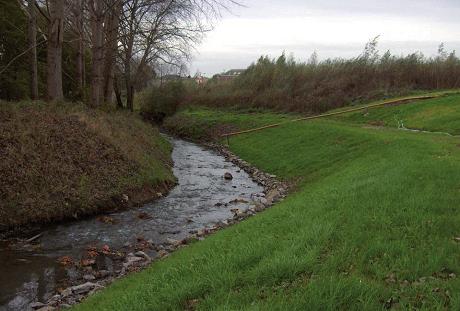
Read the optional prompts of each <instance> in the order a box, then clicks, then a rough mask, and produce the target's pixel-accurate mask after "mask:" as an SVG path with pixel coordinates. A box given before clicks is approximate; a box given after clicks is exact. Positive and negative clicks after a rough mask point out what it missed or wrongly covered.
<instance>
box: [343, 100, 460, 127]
mask: <svg viewBox="0 0 460 311" xmlns="http://www.w3.org/2000/svg"><path fill="white" fill-rule="evenodd" d="M459 116H460V95H458V94H455V95H449V96H444V97H442V98H436V99H429V100H424V101H418V102H412V103H404V104H401V105H394V106H389V107H384V108H377V109H371V110H369V111H368V113H367V114H366V113H363V112H357V113H350V114H346V115H340V116H338V117H337V119H341V120H346V121H349V122H356V123H360V124H370V125H383V126H388V127H396V128H398V127H399V126H401V125H404V127H406V128H412V129H419V130H428V131H438V132H447V133H450V134H453V135H459V134H460V119H459Z"/></svg>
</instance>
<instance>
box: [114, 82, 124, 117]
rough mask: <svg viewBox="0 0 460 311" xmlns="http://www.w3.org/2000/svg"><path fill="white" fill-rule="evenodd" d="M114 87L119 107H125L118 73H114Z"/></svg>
mask: <svg viewBox="0 0 460 311" xmlns="http://www.w3.org/2000/svg"><path fill="white" fill-rule="evenodd" d="M113 89H114V91H115V97H116V99H117V108H118V109H123V101H122V100H121V91H120V88H119V85H118V77H117V75H114V82H113Z"/></svg>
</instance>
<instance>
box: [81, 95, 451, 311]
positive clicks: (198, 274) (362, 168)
mask: <svg viewBox="0 0 460 311" xmlns="http://www.w3.org/2000/svg"><path fill="white" fill-rule="evenodd" d="M441 101H442V100H441ZM437 102H438V101H435V102H433V103H432V104H433V105H435V104H436V103H437ZM424 104H426V103H424ZM209 114H210V116H209ZM187 115H188V116H187ZM182 116H183V117H184V119H185V118H186V117H190V113H183V114H182ZM194 117H195V118H197V117H199V118H202V120H203V119H205V118H211V119H219V118H222V120H223V119H225V120H228V119H232V118H236V119H238V120H239V121H241V124H240V127H241V128H245V127H248V125H247V123H245V121H244V119H245V118H246V117H241V118H240V117H239V116H238V115H236V114H231V113H228V112H227V113H224V112H217V111H216V112H214V113H211V112H209V111H207V112H196V113H195V116H194ZM253 117H254V118H257V119H259V120H260V119H263V115H262V116H260V117H259V116H257V115H254V116H253ZM231 148H232V149H233V151H235V152H236V153H237V154H239V155H240V156H242V157H243V158H244V159H246V160H248V161H250V162H251V163H253V164H255V165H257V166H258V167H260V168H261V169H263V170H265V171H267V172H271V173H274V174H277V175H279V176H282V177H283V178H286V179H290V178H299V177H300V178H301V179H302V182H300V185H299V189H298V191H297V192H296V193H294V194H292V195H291V196H290V197H289V198H288V199H287V200H285V201H284V202H282V203H279V204H277V205H276V206H275V207H274V208H272V209H270V210H268V211H266V212H264V213H262V214H260V215H258V216H256V217H254V218H251V219H249V220H247V221H245V222H243V223H240V224H238V225H236V226H234V227H232V228H229V229H226V230H224V231H221V232H218V233H217V234H215V235H214V236H211V237H209V238H208V239H206V240H205V241H203V242H199V243H196V244H195V245H193V246H191V247H188V248H186V249H183V250H181V251H178V252H177V253H175V254H173V255H172V256H171V257H170V258H167V259H165V260H162V261H160V262H157V263H155V264H154V265H152V267H150V268H149V269H148V270H147V271H144V272H142V273H139V274H136V275H132V276H129V277H127V278H125V279H123V280H121V281H118V282H116V283H114V284H113V285H112V286H111V287H110V288H109V289H107V290H105V291H103V292H101V293H99V294H97V295H95V296H94V297H91V298H90V299H88V300H87V302H86V303H84V304H82V305H80V306H78V307H77V308H76V309H77V310H127V309H129V310H171V309H184V308H187V307H190V308H196V309H198V310H211V309H212V310H241V309H244V310H267V309H269V310H295V309H297V310H308V309H313V310H319V309H320V310H337V309H354V310H366V309H367V310H376V309H377V310H378V309H383V308H385V307H391V306H395V304H396V303H398V304H399V306H401V307H403V308H404V309H406V308H422V309H427V310H434V309H445V308H448V309H452V310H458V309H460V296H459V295H458V293H459V291H460V278H449V276H448V275H449V274H450V273H455V274H457V275H459V274H460V268H459V262H460V257H459V252H460V245H459V244H458V243H456V242H454V240H453V237H455V236H459V235H460V231H459V230H460V229H459V227H460V226H459V225H460V213H459V208H458V202H459V199H460V188H459V185H460V175H459V174H458V171H459V170H460V148H459V147H458V141H457V139H455V138H452V137H447V136H446V137H444V136H439V135H431V134H419V133H408V132H402V131H397V130H392V129H388V130H376V129H369V128H367V129H366V128H361V127H360V126H359V125H350V124H347V123H345V122H339V121H334V120H321V121H314V122H306V123H294V124H289V125H286V126H283V127H280V128H274V129H269V130H265V131H261V132H256V133H251V134H249V135H242V136H238V137H234V138H232V140H231Z"/></svg>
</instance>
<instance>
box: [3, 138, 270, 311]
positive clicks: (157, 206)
mask: <svg viewBox="0 0 460 311" xmlns="http://www.w3.org/2000/svg"><path fill="white" fill-rule="evenodd" d="M171 142H172V144H173V146H174V150H173V153H172V158H173V161H174V168H173V171H174V174H175V176H176V177H177V179H178V185H177V186H176V187H175V188H174V189H172V190H171V192H170V193H169V194H168V195H167V196H166V197H164V198H162V199H159V200H157V201H155V202H154V203H151V204H147V205H145V206H143V207H141V208H137V209H130V210H125V211H121V212H116V213H112V214H109V215H106V217H107V218H106V219H110V222H106V221H101V217H94V218H89V219H85V220H79V221H75V222H70V223H64V224H58V225H54V226H50V227H47V228H46V230H45V231H44V232H43V235H42V236H41V237H40V238H39V239H38V240H37V242H36V244H34V245H31V246H30V247H28V248H27V247H26V248H24V247H23V248H15V247H12V246H11V245H10V244H8V243H7V242H0V263H1V264H0V311H10V310H28V309H30V307H29V305H30V303H32V302H37V301H40V302H44V301H46V300H47V299H48V298H50V297H52V296H53V295H54V293H55V291H56V290H57V289H58V288H62V282H63V281H62V280H67V282H68V280H71V281H73V282H80V283H84V281H83V280H81V275H79V273H78V272H77V271H76V270H75V269H74V268H71V267H67V268H66V267H64V266H63V265H61V264H59V263H58V261H57V259H58V258H60V257H62V256H71V257H73V258H81V255H82V254H83V253H84V252H85V251H86V250H87V248H88V247H89V246H94V247H102V246H104V245H107V246H109V247H110V248H111V249H122V248H123V247H127V246H128V245H132V244H133V243H135V242H136V240H139V239H142V240H149V241H151V243H153V244H155V245H159V244H161V243H164V242H165V241H168V239H169V240H170V239H174V240H181V239H184V238H186V237H187V236H189V235H190V234H191V233H193V232H196V231H197V230H200V229H203V228H207V227H210V226H212V225H214V224H216V223H218V222H221V221H225V220H227V219H230V218H232V216H233V213H232V211H231V210H232V209H235V208H239V209H242V210H247V209H248V208H249V207H250V204H251V198H252V197H253V196H254V195H257V194H259V193H262V192H263V190H264V189H263V188H262V187H261V186H259V185H258V184H256V183H255V182H253V181H252V179H251V178H250V177H249V175H248V174H247V173H245V172H244V171H243V170H241V169H240V168H238V167H237V166H235V165H234V164H232V163H230V162H228V161H226V160H225V158H224V157H222V156H221V155H219V154H218V153H216V152H214V151H211V150H207V149H205V148H203V147H201V146H198V145H196V144H193V143H190V142H186V141H183V140H178V139H171ZM226 172H229V173H231V174H232V175H233V179H232V180H226V179H224V178H223V176H224V174H225V173H226ZM236 199H237V200H236ZM140 215H142V217H140ZM149 255H150V256H152V257H155V256H156V251H155V250H151V251H150V252H149ZM101 265H103V266H104V269H107V270H110V269H113V267H112V265H113V263H111V262H110V260H107V259H104V262H102V263H101Z"/></svg>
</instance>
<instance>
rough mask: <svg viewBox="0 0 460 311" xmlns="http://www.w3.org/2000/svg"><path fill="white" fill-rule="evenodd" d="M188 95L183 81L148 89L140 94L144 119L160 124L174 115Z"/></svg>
mask: <svg viewBox="0 0 460 311" xmlns="http://www.w3.org/2000/svg"><path fill="white" fill-rule="evenodd" d="M186 94H187V91H186V88H185V85H184V83H183V82H182V81H171V82H167V83H165V84H163V85H160V86H154V87H151V88H148V89H147V90H145V91H143V92H142V93H141V94H139V95H138V96H139V98H138V100H139V104H140V109H141V114H142V116H143V117H144V118H146V119H148V120H151V121H154V122H156V123H160V122H162V121H163V119H164V118H165V117H167V116H171V115H173V114H174V113H175V112H176V110H177V108H178V106H179V104H180V103H181V102H182V101H184V99H185V96H186Z"/></svg>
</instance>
